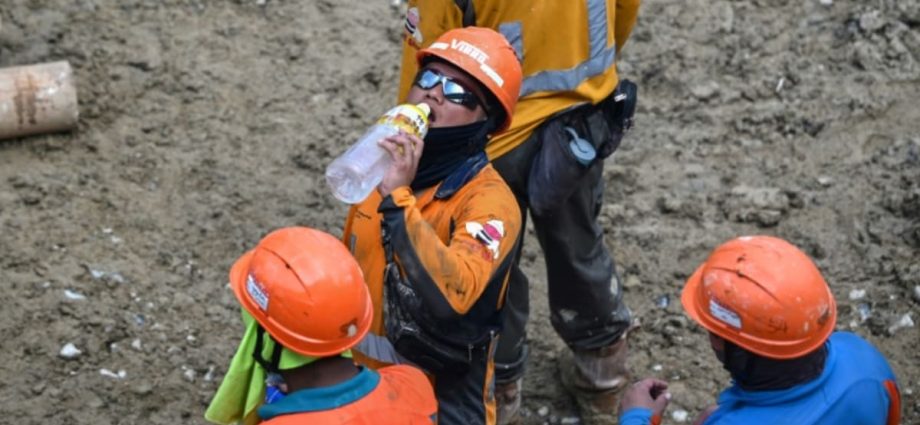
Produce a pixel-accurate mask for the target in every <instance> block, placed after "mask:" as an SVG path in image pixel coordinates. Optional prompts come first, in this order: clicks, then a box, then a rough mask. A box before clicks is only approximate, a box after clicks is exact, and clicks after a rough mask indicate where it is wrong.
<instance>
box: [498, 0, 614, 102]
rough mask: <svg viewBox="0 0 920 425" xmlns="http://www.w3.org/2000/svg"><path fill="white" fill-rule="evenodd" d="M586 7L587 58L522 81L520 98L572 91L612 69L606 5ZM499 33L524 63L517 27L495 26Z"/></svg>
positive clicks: (601, 0)
mask: <svg viewBox="0 0 920 425" xmlns="http://www.w3.org/2000/svg"><path fill="white" fill-rule="evenodd" d="M586 1H587V3H588V5H587V6H588V39H589V42H590V57H589V58H588V59H587V60H585V61H584V62H582V63H579V64H577V65H575V66H573V67H571V68H568V69H561V70H553V71H541V72H537V73H535V74H533V75H530V76H528V77H527V78H525V79H524V81H523V83H522V84H521V94H520V96H521V97H524V96H527V95H529V94H531V93H535V92H541V91H569V90H575V89H576V88H577V87H578V86H579V85H580V84H581V83H582V82H584V81H585V80H587V79H589V78H591V77H594V76H597V75H600V74H603V73H604V72H605V71H607V69H609V68H610V67H611V66H613V63H614V60H615V59H616V55H617V51H616V50H617V47H616V42H614V43H613V45H611V46H610V47H608V46H607V28H608V26H609V25H608V22H607V1H606V0H586ZM498 30H499V32H501V33H502V35H504V36H505V38H506V39H508V42H509V43H510V44H511V46H512V47H513V48H514V52H515V53H517V56H518V59H520V60H521V62H523V61H524V49H523V46H522V40H521V23H520V22H509V23H504V24H502V25H500V26H499V28H498Z"/></svg>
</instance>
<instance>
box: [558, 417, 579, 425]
mask: <svg viewBox="0 0 920 425" xmlns="http://www.w3.org/2000/svg"><path fill="white" fill-rule="evenodd" d="M559 423H560V424H561V425H575V424H580V423H581V419H578V417H577V416H567V417H564V418H562V419H561V420H560V421H559Z"/></svg>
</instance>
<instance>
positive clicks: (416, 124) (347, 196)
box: [326, 103, 431, 204]
mask: <svg viewBox="0 0 920 425" xmlns="http://www.w3.org/2000/svg"><path fill="white" fill-rule="evenodd" d="M430 112H431V108H430V107H429V106H428V105H426V104H424V103H419V104H418V105H412V104H405V105H399V106H397V107H395V108H393V109H390V110H389V111H387V113H386V114H384V115H383V116H382V117H380V119H379V120H377V123H376V124H374V125H373V126H372V127H371V128H370V129H369V130H367V132H366V133H364V135H362V136H361V137H360V138H359V139H358V141H357V142H355V144H354V145H352V146H351V147H350V148H348V150H347V151H345V153H343V154H342V155H341V156H339V157H338V158H336V159H335V160H334V161H332V163H331V164H329V166H328V167H326V183H328V184H329V187H330V188H331V189H332V194H333V195H335V197H336V198H338V199H339V200H341V201H343V202H347V203H349V204H357V203H358V202H361V201H363V200H364V199H365V198H367V196H368V195H370V193H371V191H372V190H374V188H375V187H377V185H378V184H380V181H381V180H383V175H384V173H386V171H387V168H389V167H390V162H391V158H390V154H389V153H387V151H386V150H384V149H383V148H381V147H380V146H378V145H377V141H379V140H380V139H383V138H385V137H389V136H393V135H395V134H397V133H399V131H400V130H402V131H403V132H405V133H408V134H414V135H416V136H418V137H420V138H424V137H425V134H427V133H428V114H429V113H430Z"/></svg>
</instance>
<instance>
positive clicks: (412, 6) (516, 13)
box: [399, 0, 639, 159]
mask: <svg viewBox="0 0 920 425" xmlns="http://www.w3.org/2000/svg"><path fill="white" fill-rule="evenodd" d="M469 1H470V2H472V7H473V10H474V11H475V25H476V26H480V27H488V28H492V29H495V30H496V31H499V32H500V33H502V34H503V35H504V36H505V38H507V39H508V41H509V42H510V43H511V46H512V47H514V50H515V52H516V53H517V55H518V59H520V60H521V64H522V68H523V73H524V81H523V84H522V85H521V93H520V96H521V97H520V100H519V101H518V104H517V107H516V109H515V111H514V120H513V121H512V122H511V128H510V129H509V130H508V131H505V132H503V133H502V134H499V135H498V136H496V137H495V138H493V139H492V140H490V141H489V145H488V146H487V147H486V151H487V153H488V155H489V158H491V159H495V158H498V157H500V156H502V155H504V154H505V153H507V152H508V151H510V150H511V149H514V148H515V147H517V146H518V145H520V144H521V143H523V142H524V141H525V140H526V139H527V138H528V137H530V135H531V133H533V131H534V129H535V128H536V127H537V126H539V125H540V124H541V123H543V121H545V120H546V119H547V118H549V117H551V116H553V115H555V114H557V113H559V112H561V111H565V110H567V109H570V108H572V107H574V106H577V105H581V104H584V103H586V102H590V103H592V104H596V103H598V102H599V101H601V100H603V99H604V98H606V97H607V96H608V95H610V94H611V93H613V90H614V89H615V88H616V86H617V84H618V82H619V79H618V77H617V71H616V64H615V60H616V56H617V54H618V53H619V52H620V50H621V49H622V48H623V45H624V44H625V43H626V40H627V38H629V34H630V32H631V31H632V28H633V26H634V25H635V23H636V17H637V16H638V11H639V0H528V1H512V0H469ZM463 16H464V14H463V12H462V11H461V10H460V8H459V7H458V6H457V4H456V3H455V1H454V0H409V11H408V14H407V17H406V25H405V37H404V40H403V58H402V71H401V77H400V89H399V99H400V100H404V99H405V98H406V95H407V93H408V92H409V89H410V88H411V86H412V81H413V78H414V76H415V74H416V71H417V70H418V67H417V64H416V61H415V53H416V52H417V51H418V50H419V49H420V48H425V47H428V45H430V44H431V43H432V42H433V41H434V40H435V39H436V38H437V37H438V36H440V35H441V34H443V33H444V32H446V31H447V30H450V29H453V28H460V27H462V26H463Z"/></svg>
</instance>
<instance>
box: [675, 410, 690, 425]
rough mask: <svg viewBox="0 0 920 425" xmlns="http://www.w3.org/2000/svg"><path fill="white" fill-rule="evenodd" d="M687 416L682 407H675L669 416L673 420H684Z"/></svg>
mask: <svg viewBox="0 0 920 425" xmlns="http://www.w3.org/2000/svg"><path fill="white" fill-rule="evenodd" d="M687 416H689V414H688V413H687V411H686V410H683V409H677V410H675V411H674V412H672V413H671V418H673V419H674V421H675V422H686V421H687Z"/></svg>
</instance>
